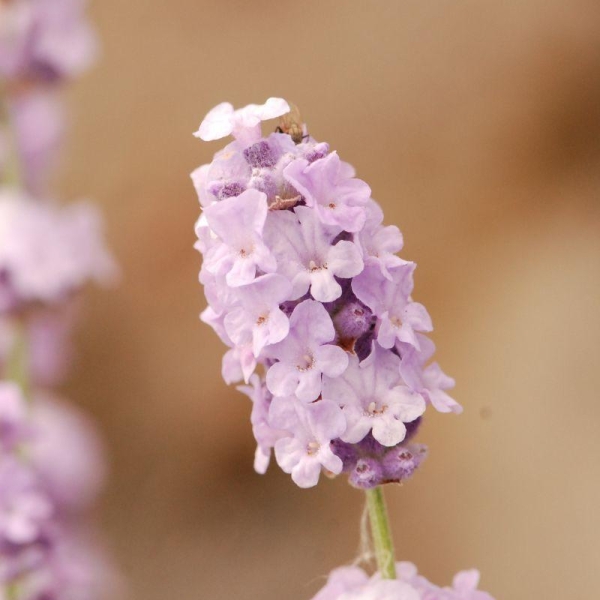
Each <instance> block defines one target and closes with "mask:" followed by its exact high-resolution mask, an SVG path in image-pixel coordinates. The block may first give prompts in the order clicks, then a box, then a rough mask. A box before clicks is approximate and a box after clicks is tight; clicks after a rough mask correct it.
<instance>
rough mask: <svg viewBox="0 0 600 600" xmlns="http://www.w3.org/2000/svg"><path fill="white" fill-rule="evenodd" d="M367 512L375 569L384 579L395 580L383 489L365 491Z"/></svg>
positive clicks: (392, 545)
mask: <svg viewBox="0 0 600 600" xmlns="http://www.w3.org/2000/svg"><path fill="white" fill-rule="evenodd" d="M366 493H367V510H368V512H369V522H370V524H371V537H372V539H373V546H374V547H375V558H376V560H377V568H378V570H379V572H380V573H381V576H382V577H383V578H384V579H396V564H395V558H394V542H393V540H392V531H391V529H390V521H389V518H388V513H387V508H386V505H385V498H384V496H383V489H382V487H381V486H377V487H375V488H372V489H370V490H367V492H366Z"/></svg>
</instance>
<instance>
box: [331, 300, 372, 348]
mask: <svg viewBox="0 0 600 600" xmlns="http://www.w3.org/2000/svg"><path fill="white" fill-rule="evenodd" d="M372 323H373V313H372V312H371V311H370V309H369V308H367V307H366V306H365V305H364V304H362V302H359V301H358V300H357V301H355V302H351V303H349V304H346V305H345V306H343V307H342V308H341V310H340V311H339V312H338V313H337V315H335V317H334V318H333V324H334V325H335V328H336V330H337V332H338V334H339V335H340V337H341V338H342V339H357V338H359V337H361V336H362V335H364V334H365V333H367V331H369V329H370V328H371V324H372Z"/></svg>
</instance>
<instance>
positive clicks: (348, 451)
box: [331, 438, 358, 473]
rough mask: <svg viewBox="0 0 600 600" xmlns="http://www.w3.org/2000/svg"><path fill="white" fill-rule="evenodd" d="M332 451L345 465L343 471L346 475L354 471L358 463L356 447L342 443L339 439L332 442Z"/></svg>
mask: <svg viewBox="0 0 600 600" xmlns="http://www.w3.org/2000/svg"><path fill="white" fill-rule="evenodd" d="M331 450H332V451H333V453H334V454H335V455H336V456H338V457H339V458H341V459H342V463H343V465H344V466H343V467H342V471H343V472H344V473H347V472H348V471H352V469H354V467H355V466H356V461H357V460H358V452H357V451H356V446H354V445H352V444H347V443H346V442H342V440H340V439H339V438H338V439H336V440H333V441H332V442H331Z"/></svg>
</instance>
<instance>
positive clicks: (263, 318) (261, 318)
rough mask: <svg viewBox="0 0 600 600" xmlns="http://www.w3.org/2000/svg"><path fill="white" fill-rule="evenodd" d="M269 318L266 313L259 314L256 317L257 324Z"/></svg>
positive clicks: (262, 323)
mask: <svg viewBox="0 0 600 600" xmlns="http://www.w3.org/2000/svg"><path fill="white" fill-rule="evenodd" d="M268 320H269V317H268V316H266V315H260V317H258V319H256V324H257V325H264V324H265V323H266V322H267V321H268Z"/></svg>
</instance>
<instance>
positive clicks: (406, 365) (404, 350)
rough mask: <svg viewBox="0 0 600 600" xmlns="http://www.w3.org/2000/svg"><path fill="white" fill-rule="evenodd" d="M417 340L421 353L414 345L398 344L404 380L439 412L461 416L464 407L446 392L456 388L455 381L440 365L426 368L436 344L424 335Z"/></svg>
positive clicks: (433, 364)
mask: <svg viewBox="0 0 600 600" xmlns="http://www.w3.org/2000/svg"><path fill="white" fill-rule="evenodd" d="M417 338H418V340H419V347H420V348H421V352H419V351H418V350H417V349H416V348H415V347H414V346H412V345H409V344H398V347H399V350H400V354H401V356H402V361H401V363H400V373H401V375H402V378H403V379H404V381H406V384H407V385H408V386H409V387H410V388H411V389H412V390H413V391H414V392H415V393H418V394H420V395H421V396H423V398H425V400H426V401H427V402H428V403H429V404H431V405H432V406H433V407H434V408H435V409H436V410H437V411H439V412H443V413H447V412H453V413H455V414H460V413H461V412H462V410H463V409H462V406H461V405H460V404H459V403H458V402H456V400H454V398H452V397H450V396H449V395H448V394H447V393H446V391H445V390H448V389H452V388H453V387H454V379H452V377H448V376H447V375H446V374H445V373H444V372H443V371H442V369H441V367H440V366H439V365H438V363H431V364H430V365H428V366H425V363H427V361H428V360H429V359H430V358H431V356H432V355H433V353H434V351H435V345H434V343H433V342H432V341H431V340H430V339H428V338H426V337H425V336H423V335H418V336H417Z"/></svg>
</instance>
